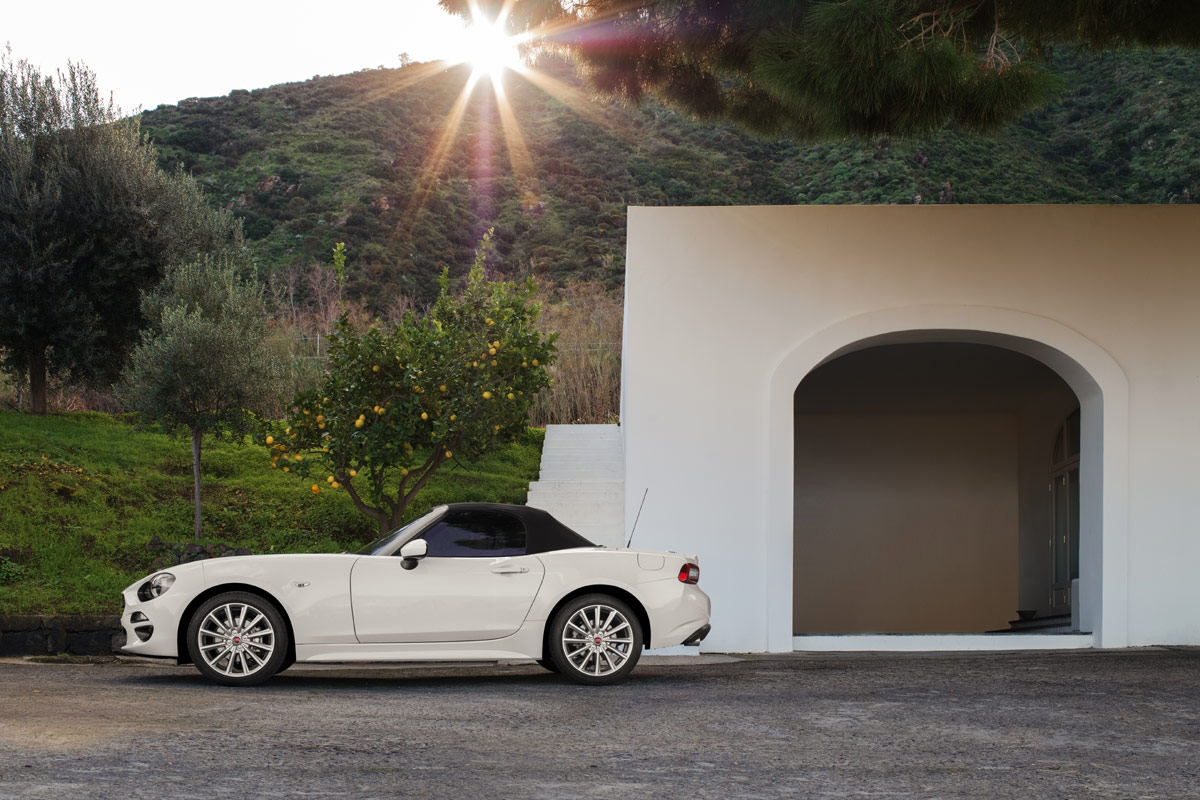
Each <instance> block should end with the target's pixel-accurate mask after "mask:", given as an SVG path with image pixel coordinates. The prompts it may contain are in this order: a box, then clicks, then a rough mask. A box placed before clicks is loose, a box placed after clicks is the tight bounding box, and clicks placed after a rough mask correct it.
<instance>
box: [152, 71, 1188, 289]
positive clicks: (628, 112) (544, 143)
mask: <svg viewBox="0 0 1200 800" xmlns="http://www.w3.org/2000/svg"><path fill="white" fill-rule="evenodd" d="M1055 66H1056V69H1057V70H1058V72H1059V73H1060V74H1061V75H1062V77H1063V80H1064V82H1065V86H1066V90H1065V92H1064V95H1063V97H1062V98H1061V101H1060V102H1058V103H1057V104H1055V105H1054V106H1053V107H1051V108H1048V109H1046V110H1044V111H1042V112H1039V113H1036V114H1031V115H1029V116H1027V117H1025V118H1024V119H1022V120H1021V122H1020V123H1019V124H1018V125H1016V126H1015V127H1013V128H1012V129H1010V130H1008V131H1007V132H1005V133H1004V134H1003V135H1001V136H999V137H997V138H995V139H979V138H977V137H971V136H966V135H963V134H960V133H957V132H953V131H950V132H945V133H943V134H941V135H939V136H937V137H935V138H933V139H931V140H928V141H906V142H897V141H886V140H881V141H877V142H873V143H870V144H865V145H864V144H863V143H848V144H821V145H799V144H796V143H793V142H790V141H766V140H760V139H756V138H754V137H752V136H750V135H748V134H745V133H743V132H741V131H740V130H737V129H734V128H730V127H727V126H722V125H711V124H706V123H699V122H695V121H692V120H689V119H686V118H683V117H681V116H679V115H678V114H676V113H675V112H673V111H671V110H669V109H666V108H664V107H663V106H660V105H657V104H653V103H651V104H647V105H645V106H641V107H632V108H631V107H624V106H621V105H618V104H615V103H611V102H608V101H604V100H594V99H592V100H588V102H586V103H584V104H582V105H581V104H580V103H578V102H576V101H572V103H571V104H570V105H568V104H565V103H564V102H562V101H561V100H559V99H556V98H555V97H552V96H551V95H549V94H547V93H546V92H545V91H543V90H542V89H541V88H538V87H537V86H535V85H533V84H531V83H529V82H528V81H526V80H524V79H521V78H518V77H517V76H510V79H509V80H508V86H509V91H508V97H509V100H510V102H511V103H512V106H513V117H514V118H515V120H516V121H517V122H518V123H519V127H520V130H521V133H522V138H523V142H524V148H523V149H524V150H525V151H526V152H527V153H528V160H529V161H531V162H532V167H533V168H532V172H531V174H525V175H521V176H520V177H514V174H513V170H512V168H511V167H510V161H509V155H508V149H507V147H506V144H505V139H504V136H503V135H502V133H501V130H502V126H501V115H500V113H499V111H498V109H497V106H496V103H495V101H494V99H493V95H492V93H491V89H490V87H488V86H487V85H486V82H485V83H483V84H481V85H480V86H479V87H477V88H476V90H475V93H474V94H473V96H472V97H471V100H470V102H469V103H468V104H467V106H466V110H465V113H464V115H463V119H462V122H461V124H460V125H459V126H458V128H457V135H456V136H455V137H453V139H452V140H451V143H450V144H449V146H448V148H447V149H446V150H445V158H444V161H443V162H442V163H441V167H440V169H437V170H436V171H434V172H432V173H431V174H430V175H429V179H428V180H427V181H425V182H424V183H423V182H422V180H421V175H422V171H423V170H424V169H426V167H427V166H428V165H429V164H430V162H431V154H433V153H434V152H435V151H436V150H437V142H438V139H439V135H440V134H441V133H442V131H443V128H444V126H445V123H446V119H447V116H448V114H449V113H450V111H451V108H452V107H453V106H454V103H455V99H456V97H457V96H458V94H459V92H460V90H461V88H462V86H463V84H464V82H465V80H466V75H467V70H466V68H465V67H458V68H454V69H450V70H444V71H441V72H438V73H432V75H431V77H424V76H425V74H426V73H430V66H429V65H421V64H417V65H412V66H409V67H406V68H404V69H397V70H371V71H364V72H359V73H355V74H352V75H344V76H339V77H319V78H313V79H312V80H309V81H305V82H303V83H294V84H285V85H280V86H274V87H271V88H268V89H258V90H255V91H235V92H233V93H231V94H230V95H229V96H227V97H219V98H210V99H193V100H188V101H184V102H182V103H180V104H179V105H178V106H161V107H159V108H158V109H155V110H153V111H149V112H146V113H145V114H144V116H143V124H144V126H145V129H146V130H147V132H148V133H149V134H150V135H151V136H152V137H153V138H154V140H155V141H156V142H157V143H158V146H159V148H160V155H161V160H162V162H163V163H164V165H168V166H170V165H174V164H177V163H182V164H183V165H184V166H185V167H186V168H187V169H188V170H190V171H191V172H192V173H193V174H195V175H196V176H197V177H198V178H199V179H200V180H201V181H202V183H203V185H204V187H205V189H206V190H207V191H208V193H209V194H210V196H211V198H212V201H213V202H214V203H218V204H221V205H227V206H229V207H231V208H233V209H234V210H235V212H236V213H237V214H238V215H239V216H241V217H242V218H243V220H244V223H245V230H246V233H247V235H248V238H249V239H250V240H251V241H252V243H253V246H254V249H255V254H256V255H257V256H258V257H259V259H260V261H261V264H262V266H263V268H264V271H265V272H270V271H272V270H277V269H281V268H284V267H286V266H288V265H292V264H295V265H300V266H304V265H306V264H308V263H309V262H311V261H312V260H313V259H321V260H324V259H325V258H326V257H327V254H328V253H329V249H330V248H331V247H332V246H333V244H334V243H335V242H337V241H345V242H346V243H347V248H348V251H349V253H350V256H351V258H350V262H351V267H352V272H351V275H350V281H351V290H352V292H354V293H356V294H357V296H359V297H360V298H362V299H363V300H365V301H366V302H367V303H368V305H369V306H370V307H372V308H373V309H374V310H376V311H382V310H383V309H384V308H386V307H387V306H388V305H389V304H390V303H391V301H392V300H393V299H394V298H395V296H396V295H397V294H399V293H404V294H406V295H409V296H410V297H414V298H416V299H418V300H422V299H428V298H429V296H430V294H431V292H432V291H433V286H434V277H435V276H436V274H437V273H438V272H439V271H440V269H441V267H442V266H443V265H451V266H453V267H461V266H462V265H465V264H468V263H470V261H471V258H470V254H471V251H472V248H473V247H474V246H475V244H476V243H477V242H478V240H479V237H480V235H481V234H482V233H483V232H484V231H485V230H487V228H489V227H492V226H494V227H495V228H496V241H497V244H498V251H497V255H496V258H495V264H493V266H494V267H495V268H496V269H498V270H499V271H501V272H503V273H506V274H519V273H523V272H527V271H532V272H534V273H536V274H539V275H545V276H548V277H549V278H551V279H552V280H553V281H555V282H563V281H565V280H567V279H570V278H586V279H599V280H602V281H604V282H606V283H608V284H609V285H617V284H619V283H620V282H621V279H622V274H623V267H624V264H623V259H624V221H625V208H626V206H627V205H639V204H640V205H660V204H671V205H689V204H701V205H705V204H788V203H911V202H914V201H916V200H917V199H918V198H919V199H920V201H922V202H955V203H1076V202H1096V203H1114V202H1128V203H1166V202H1178V201H1186V200H1188V199H1189V198H1190V197H1194V196H1195V195H1196V194H1197V193H1198V192H1200V106H1198V105H1197V91H1196V90H1197V88H1198V87H1200V54H1197V53H1181V52H1173V51H1167V52H1159V53H1147V52H1134V53H1124V54H1119V55H1107V56H1094V55H1089V56H1086V57H1084V56H1079V55H1074V54H1060V55H1058V56H1057V57H1056V61H1055ZM540 69H541V70H542V71H543V72H544V73H546V74H548V75H550V76H551V77H553V78H554V79H555V80H557V81H559V82H560V83H561V84H563V85H565V86H567V87H568V88H569V90H570V92H573V93H574V95H576V96H577V98H576V99H578V97H583V95H582V93H580V92H579V90H578V83H577V81H576V80H575V78H574V77H573V76H572V73H571V72H570V70H569V68H568V67H566V66H565V65H562V64H555V63H546V64H542V65H541V66H540ZM418 78H421V79H420V80H418ZM559 94H560V95H561V96H563V97H564V98H565V99H568V100H571V94H565V95H564V94H562V93H561V92H559ZM573 106H574V107H573ZM576 108H580V109H581V110H576ZM518 155H520V152H519V151H518ZM423 186H427V187H428V195H427V196H424V195H422V193H421V189H422V187H423ZM418 201H420V202H418Z"/></svg>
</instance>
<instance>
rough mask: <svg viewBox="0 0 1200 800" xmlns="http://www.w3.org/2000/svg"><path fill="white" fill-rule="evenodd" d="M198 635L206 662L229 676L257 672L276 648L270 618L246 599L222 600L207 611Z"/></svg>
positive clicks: (239, 676) (237, 676)
mask: <svg viewBox="0 0 1200 800" xmlns="http://www.w3.org/2000/svg"><path fill="white" fill-rule="evenodd" d="M197 638H198V641H197V644H198V645H199V649H200V654H201V656H202V657H203V658H204V661H205V663H206V664H208V666H209V667H211V668H212V669H213V670H215V671H216V672H219V673H221V674H222V675H228V676H229V677H231V678H243V677H247V676H250V675H253V674H254V673H256V672H258V671H259V670H261V669H262V668H263V667H264V666H266V664H267V661H268V660H269V659H270V658H271V653H273V652H274V651H275V629H274V628H272V627H271V621H270V620H269V619H267V615H266V614H265V613H263V612H262V611H260V610H259V609H257V608H255V607H254V606H252V605H249V604H247V603H240V602H231V603H225V604H224V605H220V606H217V607H216V608H214V609H213V610H212V611H210V612H208V614H207V615H206V616H205V617H204V620H203V621H202V622H201V623H200V629H199V631H198V632H197Z"/></svg>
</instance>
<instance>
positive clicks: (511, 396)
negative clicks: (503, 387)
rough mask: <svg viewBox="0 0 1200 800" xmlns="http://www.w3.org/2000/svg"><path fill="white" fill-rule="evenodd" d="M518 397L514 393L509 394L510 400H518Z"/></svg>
mask: <svg viewBox="0 0 1200 800" xmlns="http://www.w3.org/2000/svg"><path fill="white" fill-rule="evenodd" d="M516 397H517V396H516V395H515V394H513V393H512V392H509V393H508V399H509V400H515V399H516Z"/></svg>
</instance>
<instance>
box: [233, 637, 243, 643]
mask: <svg viewBox="0 0 1200 800" xmlns="http://www.w3.org/2000/svg"><path fill="white" fill-rule="evenodd" d="M233 643H234V644H241V643H242V637H240V636H235V637H233Z"/></svg>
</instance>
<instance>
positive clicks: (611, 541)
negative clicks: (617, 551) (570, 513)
mask: <svg viewBox="0 0 1200 800" xmlns="http://www.w3.org/2000/svg"><path fill="white" fill-rule="evenodd" d="M563 524H564V525H565V524H566V523H563ZM567 527H569V528H570V529H571V530H573V531H575V532H576V533H578V534H579V535H580V536H582V537H583V538H585V539H587V540H588V541H590V542H592V543H593V544H598V545H603V546H605V547H624V546H625V534H624V531H623V530H622V529H621V528H619V527H613V526H611V525H567Z"/></svg>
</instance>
